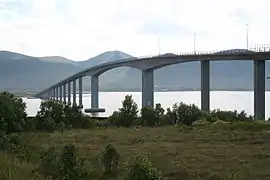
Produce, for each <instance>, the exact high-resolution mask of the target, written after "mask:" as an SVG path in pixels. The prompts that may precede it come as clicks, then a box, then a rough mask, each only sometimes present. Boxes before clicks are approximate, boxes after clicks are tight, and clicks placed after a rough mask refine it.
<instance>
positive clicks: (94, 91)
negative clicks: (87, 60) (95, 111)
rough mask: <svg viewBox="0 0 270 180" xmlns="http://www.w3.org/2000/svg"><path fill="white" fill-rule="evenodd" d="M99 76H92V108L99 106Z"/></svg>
mask: <svg viewBox="0 0 270 180" xmlns="http://www.w3.org/2000/svg"><path fill="white" fill-rule="evenodd" d="M98 101H99V99H98V76H97V75H94V76H91V108H98Z"/></svg>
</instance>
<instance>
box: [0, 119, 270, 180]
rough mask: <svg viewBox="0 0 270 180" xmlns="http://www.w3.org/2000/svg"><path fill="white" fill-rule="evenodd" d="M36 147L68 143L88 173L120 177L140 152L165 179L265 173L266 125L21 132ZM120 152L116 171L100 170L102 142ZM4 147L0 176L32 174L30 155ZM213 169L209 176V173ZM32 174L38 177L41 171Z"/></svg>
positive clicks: (269, 163) (269, 134)
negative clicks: (25, 158) (21, 156)
mask: <svg viewBox="0 0 270 180" xmlns="http://www.w3.org/2000/svg"><path fill="white" fill-rule="evenodd" d="M25 139H26V142H27V144H28V145H31V146H33V147H35V148H37V149H39V148H46V147H49V145H55V146H56V147H57V148H59V149H60V148H62V147H63V146H64V145H65V144H67V143H74V144H75V146H76V151H77V154H78V156H79V157H83V156H86V157H87V161H88V166H89V171H92V172H93V179H120V175H119V174H121V173H123V172H124V169H125V167H126V162H127V161H128V160H129V159H130V158H131V157H134V155H136V154H146V155H147V156H148V158H149V159H150V160H151V161H152V163H153V164H154V165H155V167H156V168H157V169H158V170H159V171H160V172H161V173H162V175H163V176H165V177H167V179H175V180H176V179H184V180H185V179H220V178H223V179H245V180H248V179H250V180H254V179H260V180H263V179H270V171H269V169H270V141H269V139H270V128H269V125H268V126H265V125H262V126H260V125H259V126H252V127H251V126H247V127H246V126H241V125H225V124H223V125H217V126H215V125H213V124H212V125H208V126H204V127H195V128H193V129H190V128H189V129H186V128H184V129H183V128H176V127H175V126H163V127H155V128H148V127H138V128H114V127H110V128H97V129H95V130H70V131H65V132H64V134H63V136H62V134H61V133H59V132H54V133H28V134H25ZM108 143H111V144H113V145H114V146H115V147H116V149H117V151H118V152H119V154H120V164H119V167H118V171H117V174H118V175H117V174H116V175H114V176H110V177H106V176H104V175H102V168H101V165H100V162H99V156H100V153H101V151H102V150H103V149H104V147H105V146H106V144H108ZM14 157H15V156H14V155H13V154H10V153H3V152H1V154H0V172H1V173H2V174H1V175H0V176H5V177H6V178H3V179H12V180H15V179H16V180H17V179H18V180H19V179H37V178H34V175H33V172H32V169H33V168H34V167H35V163H34V162H33V161H30V162H28V163H27V162H23V163H19V162H16V160H15V158H14ZM214 175H215V177H214ZM1 178H2V177H0V179H1ZM38 179H44V178H42V177H40V178H38Z"/></svg>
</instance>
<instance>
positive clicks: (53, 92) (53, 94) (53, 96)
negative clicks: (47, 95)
mask: <svg viewBox="0 0 270 180" xmlns="http://www.w3.org/2000/svg"><path fill="white" fill-rule="evenodd" d="M51 92H52V100H54V99H55V91H54V89H52V90H51Z"/></svg>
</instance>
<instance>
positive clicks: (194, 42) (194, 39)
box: [193, 33, 196, 54]
mask: <svg viewBox="0 0 270 180" xmlns="http://www.w3.org/2000/svg"><path fill="white" fill-rule="evenodd" d="M193 50H194V54H196V33H194V34H193Z"/></svg>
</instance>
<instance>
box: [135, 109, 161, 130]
mask: <svg viewBox="0 0 270 180" xmlns="http://www.w3.org/2000/svg"><path fill="white" fill-rule="evenodd" d="M164 111H165V110H164V109H163V108H162V107H161V104H156V107H155V108H152V107H142V109H141V121H140V123H139V124H140V125H146V126H155V125H158V124H161V121H162V119H163V118H164Z"/></svg>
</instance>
